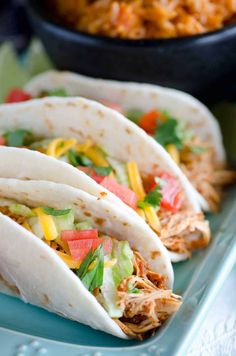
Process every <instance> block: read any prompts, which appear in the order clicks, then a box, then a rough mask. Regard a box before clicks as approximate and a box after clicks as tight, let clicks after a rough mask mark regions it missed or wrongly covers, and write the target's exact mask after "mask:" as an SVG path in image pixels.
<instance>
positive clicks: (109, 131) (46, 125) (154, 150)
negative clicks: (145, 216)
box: [0, 97, 201, 212]
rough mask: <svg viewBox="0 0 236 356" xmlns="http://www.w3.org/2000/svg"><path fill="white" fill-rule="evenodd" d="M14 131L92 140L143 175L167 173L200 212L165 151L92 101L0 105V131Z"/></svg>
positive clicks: (137, 128)
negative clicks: (175, 179) (161, 171)
mask: <svg viewBox="0 0 236 356" xmlns="http://www.w3.org/2000/svg"><path fill="white" fill-rule="evenodd" d="M17 128H24V129H28V130H31V131H32V132H33V133H34V134H36V135H38V136H42V137H44V138H52V137H73V138H76V139H77V140H78V141H79V142H84V141H85V140H87V139H91V140H93V141H95V142H96V143H97V144H98V145H100V146H101V147H103V149H104V150H105V151H107V152H108V153H109V155H110V156H111V157H114V158H116V159H117V160H120V161H124V162H127V161H131V160H134V161H136V162H137V164H138V167H139V168H140V170H141V171H142V172H143V173H146V174H153V172H154V171H156V170H157V169H158V168H160V169H161V170H163V171H165V172H169V173H170V174H172V175H173V176H175V177H176V178H177V179H178V180H179V183H180V186H181V187H182V189H183V192H184V195H185V200H184V201H185V204H186V206H187V207H189V209H191V210H192V211H195V212H199V211H201V209H200V206H199V203H198V200H197V199H196V194H195V190H194V189H193V188H192V185H191V184H190V183H189V181H188V179H187V178H186V177H185V175H184V174H183V173H182V172H181V170H180V168H179V167H178V166H177V165H176V164H175V163H174V162H173V161H172V159H170V156H169V155H168V153H167V152H166V150H165V149H164V148H163V147H162V146H161V145H159V144H158V143H157V142H155V141H154V140H153V139H152V138H151V137H149V136H148V135H147V134H146V133H145V132H144V131H143V130H142V129H140V128H139V127H138V126H137V125H135V124H134V123H132V122H130V121H128V120H127V119H126V118H125V117H124V116H122V115H121V114H119V113H118V112H115V111H114V110H111V109H109V108H107V107H105V106H103V105H101V104H99V103H97V102H95V101H91V100H88V99H84V98H53V97H48V98H45V99H34V100H31V101H27V102H24V103H19V104H4V105H1V106H0V132H6V131H7V130H12V129H17Z"/></svg>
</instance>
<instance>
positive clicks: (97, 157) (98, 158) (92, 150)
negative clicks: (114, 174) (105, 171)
mask: <svg viewBox="0 0 236 356" xmlns="http://www.w3.org/2000/svg"><path fill="white" fill-rule="evenodd" d="M85 154H86V157H88V158H89V159H91V161H92V162H93V164H95V166H99V167H108V166H109V163H108V162H107V160H106V159H105V158H104V157H103V155H102V153H101V152H100V151H99V149H98V148H96V147H89V148H88V149H87V150H86V152H85Z"/></svg>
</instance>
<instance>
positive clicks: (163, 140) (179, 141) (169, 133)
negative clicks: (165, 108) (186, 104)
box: [154, 118, 185, 150]
mask: <svg viewBox="0 0 236 356" xmlns="http://www.w3.org/2000/svg"><path fill="white" fill-rule="evenodd" d="M154 138H155V140H156V141H157V142H158V143H160V144H161V145H162V146H163V147H166V146H167V145H169V144H173V145H175V147H176V148H177V149H179V150H181V149H182V148H183V141H184V138H185V129H184V128H183V126H182V125H180V123H179V122H178V121H177V120H176V119H173V118H168V119H167V120H166V121H165V122H162V123H159V124H158V127H157V129H156V132H155V135H154Z"/></svg>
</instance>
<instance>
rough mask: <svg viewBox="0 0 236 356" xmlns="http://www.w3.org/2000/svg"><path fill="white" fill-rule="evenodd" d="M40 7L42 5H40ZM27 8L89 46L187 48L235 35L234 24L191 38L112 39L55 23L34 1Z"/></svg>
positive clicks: (235, 28) (59, 30)
mask: <svg viewBox="0 0 236 356" xmlns="http://www.w3.org/2000/svg"><path fill="white" fill-rule="evenodd" d="M41 5H42V3H41ZM27 8H28V13H29V14H30V16H33V17H34V18H36V19H37V21H41V22H43V24H44V25H45V26H46V27H47V28H48V29H50V30H53V31H55V30H56V31H57V32H59V33H60V34H61V35H63V36H64V37H70V39H72V40H73V41H75V42H81V41H84V42H88V43H91V44H96V45H99V44H103V45H110V46H117V47H119V46H123V47H127V46H128V47H137V48H148V47H162V46H163V47H165V46H171V47H172V46H173V47H174V46H188V45H191V46H192V45H198V44H204V43H209V42H216V41H218V40H222V39H224V38H225V36H226V35H228V36H235V34H236V23H233V24H228V25H226V26H224V27H223V28H221V29H218V30H215V31H210V32H207V33H203V34H199V35H192V36H182V37H176V38H160V39H140V40H132V39H122V38H113V37H108V36H100V35H92V34H89V33H86V32H82V31H78V30H73V29H71V28H68V27H66V26H64V25H61V24H59V23H57V22H56V21H54V20H52V19H50V17H49V16H44V14H43V10H41V8H40V5H39V2H37V4H36V1H35V0H27Z"/></svg>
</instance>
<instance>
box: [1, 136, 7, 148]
mask: <svg viewBox="0 0 236 356" xmlns="http://www.w3.org/2000/svg"><path fill="white" fill-rule="evenodd" d="M5 144H6V140H5V138H4V137H3V136H0V146H5Z"/></svg>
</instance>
